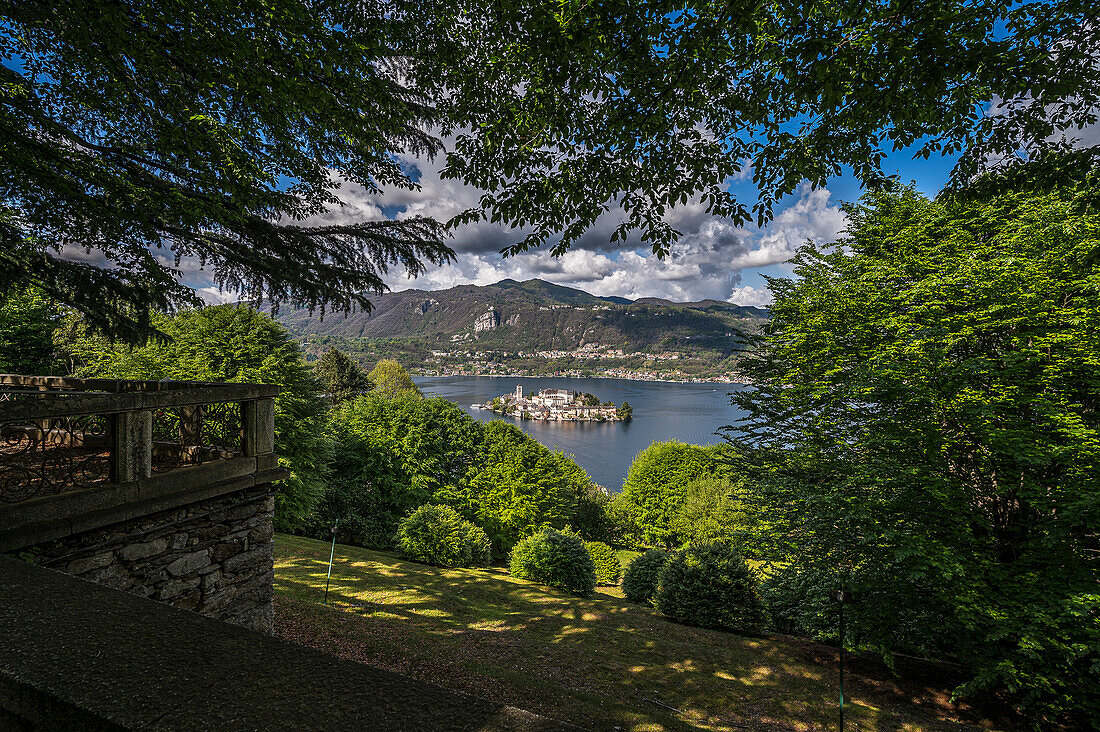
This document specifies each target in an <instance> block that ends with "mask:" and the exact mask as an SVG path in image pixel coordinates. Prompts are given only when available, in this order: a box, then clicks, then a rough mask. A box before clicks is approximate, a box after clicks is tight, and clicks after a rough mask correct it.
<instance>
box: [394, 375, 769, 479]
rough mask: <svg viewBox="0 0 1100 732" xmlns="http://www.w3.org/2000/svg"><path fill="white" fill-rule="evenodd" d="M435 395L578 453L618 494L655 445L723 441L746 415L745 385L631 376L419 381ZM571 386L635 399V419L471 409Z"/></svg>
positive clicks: (607, 397) (612, 397)
mask: <svg viewBox="0 0 1100 732" xmlns="http://www.w3.org/2000/svg"><path fill="white" fill-rule="evenodd" d="M415 381H416V384H417V386H418V387H420V390H421V391H422V392H424V394H425V395H428V396H440V397H443V398H444V399H447V400H449V401H452V402H454V403H456V404H458V405H459V406H460V407H462V408H463V409H464V410H465V411H466V413H467V414H469V415H471V416H473V417H474V418H475V419H479V420H481V421H482V422H488V421H490V420H493V419H504V420H508V421H511V422H513V423H515V424H516V425H518V426H519V427H521V428H522V429H523V430H524V431H525V432H527V434H529V435H531V436H532V437H534V438H535V439H536V440H538V441H539V442H541V443H542V444H543V445H546V446H547V447H550V448H554V449H560V450H563V451H564V452H566V453H570V454H572V455H573V456H574V457H575V458H576V461H577V464H579V465H580V466H581V467H582V468H584V469H585V470H586V471H588V474H589V475H590V476H592V479H593V480H595V481H596V482H597V483H599V484H600V485H602V486H604V487H605V488H607V489H608V490H610V491H611V492H613V493H616V492H618V491H619V490H620V489H621V488H622V485H623V480H625V479H626V473H627V471H628V470H629V469H630V463H631V462H632V461H633V460H634V456H635V455H637V454H638V453H639V452H640V451H642V450H644V449H645V448H647V447H649V445H650V444H651V443H653V442H655V441H660V440H679V441H681V442H688V443H692V444H696V445H711V444H714V443H717V442H720V441H721V438H720V437H718V435H716V434H714V431H715V430H716V429H718V428H719V427H722V426H724V425H727V424H731V423H732V422H733V421H734V420H736V419H737V418H738V417H740V416H741V415H742V412H741V410H739V409H737V408H736V407H734V406H732V405H731V404H730V403H729V398H728V397H727V396H726V394H727V393H729V392H731V391H737V390H741V389H747V388H749V387H747V386H744V385H741V384H669V383H663V382H658V381H628V380H625V379H556V378H552V377H548V378H519V377H501V376H435V377H432V376H426V377H418V378H416V379H415ZM517 384H520V385H522V386H523V391H524V392H525V393H526V392H530V391H538V390H539V389H571V390H573V391H582V392H585V391H586V392H589V393H591V394H595V395H596V396H597V397H599V398H600V400H602V401H608V400H610V401H613V402H615V404H622V403H623V402H624V401H625V402H630V406H632V407H633V408H634V419H633V420H631V421H629V422H540V421H536V420H521V419H515V418H512V417H505V416H503V415H500V414H494V413H493V412H490V411H489V410H478V409H470V405H471V404H484V403H486V402H488V401H489V400H490V399H492V398H493V397H498V396H500V395H502V394H506V393H511V392H514V391H515V388H516V385H517Z"/></svg>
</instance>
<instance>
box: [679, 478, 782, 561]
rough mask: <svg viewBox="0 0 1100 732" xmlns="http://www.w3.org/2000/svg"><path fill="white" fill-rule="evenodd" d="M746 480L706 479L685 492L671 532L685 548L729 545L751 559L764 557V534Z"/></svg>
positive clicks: (695, 483) (691, 485)
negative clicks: (762, 549)
mask: <svg viewBox="0 0 1100 732" xmlns="http://www.w3.org/2000/svg"><path fill="white" fill-rule="evenodd" d="M749 493H750V489H749V488H748V487H747V481H745V479H743V478H742V479H739V480H731V479H730V478H727V477H714V476H711V477H706V478H700V479H698V480H696V481H693V482H692V483H691V484H690V485H688V487H687V490H686V491H685V492H684V500H683V503H682V504H681V506H680V510H679V511H678V512H677V513H676V515H674V516H673V517H672V522H671V528H672V530H673V531H674V532H675V533H676V535H677V536H679V537H680V539H681V540H682V541H683V542H684V544H691V545H703V544H729V545H731V546H734V547H736V548H737V550H738V551H739V552H740V553H741V554H743V555H744V556H746V557H749V558H750V559H757V558H759V557H761V556H762V552H761V546H760V539H761V534H762V533H763V529H762V527H761V526H760V525H759V521H758V520H757V519H756V516H755V512H754V510H753V508H754V507H753V505H752V501H751V500H750V499H749V495H748V494H749Z"/></svg>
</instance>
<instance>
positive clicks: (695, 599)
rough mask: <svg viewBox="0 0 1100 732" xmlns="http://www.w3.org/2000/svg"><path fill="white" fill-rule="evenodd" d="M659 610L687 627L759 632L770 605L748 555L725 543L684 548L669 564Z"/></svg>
mask: <svg viewBox="0 0 1100 732" xmlns="http://www.w3.org/2000/svg"><path fill="white" fill-rule="evenodd" d="M654 604H655V605H656V606H657V612H659V613H661V614H662V615H665V616H667V617H669V618H671V619H672V620H675V621H677V622H680V623H684V624H686V625H698V626H701V627H704V628H724V629H726V630H732V631H735V632H738V633H748V634H754V633H759V632H760V631H761V630H762V629H763V627H764V621H765V616H764V603H763V602H762V601H761V599H760V592H759V589H758V588H757V582H756V578H755V577H754V576H753V574H752V570H750V569H749V565H747V564H745V559H744V557H742V556H741V554H740V553H739V552H738V551H737V550H736V549H734V548H733V547H731V546H727V545H725V544H703V545H699V546H691V547H688V548H686V549H681V550H680V551H678V552H676V554H674V555H673V556H672V558H671V559H670V560H669V561H668V564H666V565H665V567H664V569H662V570H661V573H660V575H659V577H658V580H657V594H656V595H655V596H654Z"/></svg>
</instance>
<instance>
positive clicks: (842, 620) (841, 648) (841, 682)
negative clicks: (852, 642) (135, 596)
mask: <svg viewBox="0 0 1100 732" xmlns="http://www.w3.org/2000/svg"><path fill="white" fill-rule="evenodd" d="M335 541H336V540H335V539H333V546H335V545H336V544H335ZM331 567H332V565H331V564H330V565H329V572H331V571H332V569H331ZM840 732H844V590H841V591H840Z"/></svg>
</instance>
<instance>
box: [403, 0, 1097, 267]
mask: <svg viewBox="0 0 1100 732" xmlns="http://www.w3.org/2000/svg"><path fill="white" fill-rule="evenodd" d="M438 9H439V10H441V11H442V12H443V14H444V16H445V18H446V20H444V21H443V22H441V23H440V24H439V25H438V26H437V28H436V29H437V30H438V31H439V32H438V33H435V34H430V35H426V36H422V37H417V38H413V39H411V40H412V42H413V44H414V45H415V47H416V48H417V49H418V52H416V53H410V57H412V58H413V59H415V60H414V61H413V63H412V64H411V70H410V78H412V79H414V80H415V83H416V84H417V85H418V88H424V89H427V90H430V91H428V92H427V93H428V94H429V95H430V96H432V97H439V98H441V100H442V101H441V104H440V105H439V107H438V110H439V112H440V114H441V116H442V117H443V118H444V119H446V120H448V121H450V122H451V123H452V124H453V125H454V126H453V127H449V128H447V129H448V131H452V130H457V131H458V132H457V139H456V144H455V149H454V151H453V152H451V153H450V154H449V155H448V166H447V169H446V171H447V172H448V173H449V174H450V175H452V176H454V177H458V178H462V179H464V180H466V181H467V182H470V183H473V184H474V185H478V186H479V187H481V188H483V189H484V190H486V191H487V192H486V194H485V195H484V197H483V198H482V200H481V207H480V209H478V210H476V211H472V212H470V214H469V216H468V218H471V219H472V218H478V217H485V218H488V219H490V220H493V221H497V220H504V221H511V222H515V223H518V224H519V225H520V226H527V227H528V228H529V230H530V233H529V234H528V235H527V236H525V237H524V238H523V239H522V240H521V241H519V242H517V243H516V244H515V245H514V246H512V247H509V248H508V249H507V250H506V251H508V252H517V251H523V250H526V249H529V248H532V247H537V246H542V245H546V244H550V245H551V246H552V251H553V252H554V253H562V252H564V251H566V250H567V249H568V248H569V247H570V246H571V245H572V244H573V243H574V242H576V241H577V240H578V239H579V238H580V237H581V236H582V235H584V234H585V232H586V231H588V230H589V228H590V227H591V226H592V225H593V224H594V223H595V222H596V221H597V220H598V219H600V218H601V217H605V220H606V217H607V216H608V212H609V211H610V212H612V215H613V216H614V217H615V218H614V221H616V222H617V223H618V224H619V225H618V226H617V227H616V228H615V229H614V231H613V233H612V235H611V240H612V241H613V242H614V241H619V240H625V239H626V237H627V235H628V234H630V233H631V232H635V231H637V232H639V234H640V235H639V236H638V238H637V239H636V240H635V241H640V243H641V244H642V245H643V246H645V245H649V246H651V247H652V249H653V251H654V252H655V253H657V254H659V255H660V254H664V253H667V252H668V250H669V246H670V245H671V243H672V242H673V241H674V240H675V238H676V236H677V233H676V231H675V229H674V227H673V225H672V224H671V223H670V222H669V219H668V217H667V216H666V214H667V212H668V211H670V210H671V209H673V208H675V207H676V206H680V205H684V204H685V203H687V202H688V201H689V200H695V201H698V202H699V203H701V204H702V206H703V207H705V208H706V210H707V211H708V212H710V213H714V214H717V215H728V216H730V217H732V218H733V219H734V221H737V222H745V221H748V220H750V219H751V218H753V217H756V218H757V219H758V220H761V219H763V220H766V219H767V218H769V217H770V214H771V210H772V206H773V205H774V204H775V202H776V201H778V200H779V199H780V198H782V197H783V196H784V195H787V194H790V193H791V192H793V191H794V190H795V189H796V188H797V186H798V185H800V184H801V183H802V182H803V181H809V182H810V183H811V184H813V185H815V186H817V185H823V184H824V183H825V181H826V180H827V179H828V178H829V177H830V176H835V175H837V174H838V173H839V172H840V171H841V170H850V171H851V172H852V174H853V175H854V176H855V177H856V178H857V179H858V180H859V181H861V182H862V183H863V184H865V185H868V186H874V185H878V184H879V183H880V182H881V181H882V178H883V173H882V168H881V162H882V159H883V157H885V154H886V152H887V151H890V150H895V149H902V148H909V147H911V148H912V149H913V151H914V156H915V157H925V158H927V157H929V156H933V155H941V154H947V155H954V154H956V153H961V156H960V159H959V162H958V165H957V166H956V169H955V171H954V179H955V181H957V182H965V181H968V180H970V178H971V177H972V175H973V174H974V173H975V172H976V171H978V170H980V169H981V168H982V167H983V166H985V165H987V164H988V162H989V161H995V160H1000V159H1005V160H1016V159H1017V158H1018V156H1019V155H1020V153H1021V151H1026V152H1025V153H1024V154H1025V155H1027V154H1029V153H1034V152H1035V151H1036V150H1039V149H1042V148H1044V147H1048V146H1051V145H1054V144H1057V138H1058V137H1059V134H1058V133H1059V132H1061V131H1064V130H1069V131H1075V130H1077V129H1080V127H1081V126H1082V125H1085V124H1090V123H1092V122H1093V121H1095V119H1096V111H1097V105H1098V98H1100V65H1098V64H1097V63H1096V57H1095V53H1096V48H1097V45H1098V40H1097V39H1098V36H1100V26H1098V25H1097V24H1096V23H1094V22H1093V20H1094V18H1095V9H1094V7H1093V4H1092V3H1090V2H1085V1H1083V0H1055V1H1054V2H1047V1H1046V0H1023V1H1022V2H1017V3H1012V4H1005V3H1003V2H1000V0H970V1H968V2H964V3H947V4H944V3H913V2H898V1H897V0H873V1H872V2H863V3H857V4H851V3H816V4H812V5H806V4H803V3H746V2H734V3H730V2H725V1H724V0H722V1H714V2H709V1H706V2H692V3H652V2H649V3H646V2H643V3H623V2H618V3H610V4H609V3H575V4H570V5H567V6H559V5H554V4H546V3H540V2H536V1H534V0H528V1H526V2H518V3H510V4H508V5H506V6H499V5H486V4H482V3H480V2H474V1H471V2H464V3H451V4H447V5H446V6H443V7H441V8H438ZM444 49H445V50H444ZM437 50H442V51H444V52H443V53H439V54H438V55H436V54H435V53H434V52H435V51H437ZM561 59H568V62H567V63H563V62H562V61H561ZM482 85H488V86H489V87H491V88H492V90H493V92H492V93H491V94H474V93H470V94H464V93H462V92H458V93H451V90H470V91H471V92H472V91H473V90H475V89H479V88H480V87H481V86H482ZM750 171H751V175H752V180H753V183H754V190H755V191H758V195H757V196H756V200H755V201H754V200H751V199H749V200H739V199H738V198H737V197H736V196H734V195H733V194H732V193H731V192H730V191H729V189H728V187H727V181H728V180H729V179H730V178H731V177H735V176H739V175H745V174H747V173H749V172H750ZM655 184H656V185H655Z"/></svg>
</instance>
